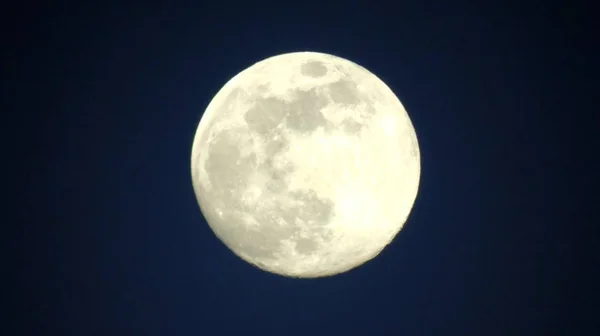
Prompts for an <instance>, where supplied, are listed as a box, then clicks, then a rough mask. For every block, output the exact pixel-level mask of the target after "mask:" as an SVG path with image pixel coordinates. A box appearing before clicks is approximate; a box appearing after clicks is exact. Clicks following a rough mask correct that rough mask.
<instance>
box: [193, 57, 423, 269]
mask: <svg viewBox="0 0 600 336" xmlns="http://www.w3.org/2000/svg"><path fill="white" fill-rule="evenodd" d="M191 168H192V179H193V185H194V190H195V193H196V196H197V199H198V203H199V204H200V208H201V209H202V212H203V214H204V216H205V217H206V219H207V221H208V224H209V226H210V227H211V229H212V230H213V231H214V233H215V234H216V236H217V237H218V238H219V239H220V240H221V241H222V242H223V243H224V244H225V245H226V246H227V247H229V249H231V250H232V251H233V252H234V253H235V254H236V255H238V256H239V257H241V258H242V259H243V260H246V261H247V262H249V263H251V264H253V265H255V266H257V267H259V268H261V269H263V270H266V271H269V272H273V273H277V274H281V275H286V276H293V277H320V276H328V275H333V274H337V273H341V272H345V271H348V270H350V269H353V268H355V267H357V266H359V265H361V264H363V263H365V262H366V261H368V260H370V259H372V258H374V257H375V256H376V255H377V254H379V252H380V251H381V250H382V249H383V248H384V247H385V246H386V245H387V244H389V243H390V242H391V241H392V240H393V239H394V237H395V236H396V234H397V233H398V232H399V231H400V230H401V229H402V226H403V225H404V223H405V222H406V220H407V218H408V215H409V213H410V211H411V208H412V206H413V203H414V201H415V198H416V195H417V190H418V186H419V178H420V154H419V146H418V142H417V138H416V134H415V130H414V128H413V125H412V123H411V121H410V119H409V116H408V114H407V113H406V111H405V109H404V107H403V105H402V104H401V102H400V101H399V100H398V98H397V97H396V96H395V95H394V93H393V92H392V91H391V90H390V88H389V87H388V86H387V85H386V84H385V83H384V82H383V81H381V80H380V79H379V78H378V77H377V76H375V75H374V74H372V73H371V72H369V71H368V70H366V69H365V68H363V67H361V66H359V65H357V64H355V63H353V62H350V61H348V60H346V59H343V58H340V57H336V56H332V55H328V54H323V53H315V52H297V53H289V54H283V55H278V56H274V57H270V58H267V59H265V60H263V61H260V62H258V63H256V64H254V65H252V66H250V67H249V68H247V69H245V70H244V71H242V72H241V73H239V74H238V75H236V76H235V77H233V78H232V79H231V80H230V81H229V82H227V83H226V84H225V86H224V87H223V88H222V89H221V90H220V91H219V92H218V93H217V95H216V96H215V97H214V98H213V100H212V101H211V102H210V104H209V105H208V107H207V109H206V111H205V113H204V114H203V116H202V119H201V120H200V123H199V125H198V129H197V131H196V136H195V139H194V143H193V148H192V158H191Z"/></svg>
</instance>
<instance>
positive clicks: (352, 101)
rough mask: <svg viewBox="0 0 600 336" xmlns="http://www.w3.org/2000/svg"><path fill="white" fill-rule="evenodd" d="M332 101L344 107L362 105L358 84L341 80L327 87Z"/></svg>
mask: <svg viewBox="0 0 600 336" xmlns="http://www.w3.org/2000/svg"><path fill="white" fill-rule="evenodd" d="M327 88H328V89H329V94H330V95H331V99H332V100H333V101H334V102H336V103H338V104H343V105H356V104H358V103H360V94H359V92H358V88H357V87H356V84H355V83H354V82H352V81H349V80H346V79H341V80H339V81H337V82H335V83H331V84H329V85H328V86H327Z"/></svg>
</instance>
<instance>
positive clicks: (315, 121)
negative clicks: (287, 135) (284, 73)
mask: <svg viewBox="0 0 600 336" xmlns="http://www.w3.org/2000/svg"><path fill="white" fill-rule="evenodd" d="M326 105H327V100H326V98H325V97H322V96H320V95H319V94H317V92H316V91H315V90H314V89H312V90H309V91H297V92H296V99H295V100H294V101H293V102H292V103H290V104H288V105H287V106H286V108H287V114H286V120H285V121H286V126H287V127H288V128H290V129H292V130H294V131H297V132H301V133H311V132H313V131H314V130H316V129H317V128H318V127H319V126H324V125H325V124H326V123H327V120H326V119H325V117H324V116H323V113H321V111H320V109H321V108H323V107H324V106H326Z"/></svg>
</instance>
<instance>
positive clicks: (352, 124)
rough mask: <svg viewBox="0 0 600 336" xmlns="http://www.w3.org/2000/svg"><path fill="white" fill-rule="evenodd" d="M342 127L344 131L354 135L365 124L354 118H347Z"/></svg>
mask: <svg viewBox="0 0 600 336" xmlns="http://www.w3.org/2000/svg"><path fill="white" fill-rule="evenodd" d="M340 126H341V129H342V131H343V132H344V133H346V134H349V135H353V134H356V133H358V132H360V131H361V130H362V128H363V125H362V124H361V123H359V122H358V121H356V120H354V119H352V118H345V119H344V120H343V121H342V123H341V124H340Z"/></svg>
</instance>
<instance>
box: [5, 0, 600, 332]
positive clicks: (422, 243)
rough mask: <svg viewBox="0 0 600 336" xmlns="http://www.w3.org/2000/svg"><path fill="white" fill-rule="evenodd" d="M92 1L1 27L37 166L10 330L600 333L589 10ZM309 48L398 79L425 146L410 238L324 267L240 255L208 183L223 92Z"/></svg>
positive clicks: (14, 196) (22, 162) (25, 182)
mask: <svg viewBox="0 0 600 336" xmlns="http://www.w3.org/2000/svg"><path fill="white" fill-rule="evenodd" d="M57 3H59V2H57ZM81 3H82V2H73V3H72V4H68V5H67V4H65V3H63V5H57V4H56V3H54V4H48V5H46V6H39V7H36V6H34V5H33V4H30V5H29V7H27V8H22V9H16V10H14V11H11V12H8V13H9V14H10V16H11V17H12V19H11V20H9V21H4V22H3V23H2V25H3V27H4V28H6V29H5V30H4V31H6V32H9V34H8V35H7V36H8V37H9V38H8V39H7V40H5V41H6V43H4V46H8V48H3V50H4V51H3V55H4V56H3V58H4V60H5V62H4V63H5V65H7V66H6V67H5V70H3V71H4V73H5V75H4V76H3V77H4V78H5V79H8V80H9V81H10V82H9V81H4V80H3V90H2V91H3V92H2V94H3V101H4V103H8V105H6V106H8V108H9V109H11V111H12V112H11V113H7V114H6V116H7V117H4V115H5V114H4V113H3V118H5V124H4V125H3V126H6V125H8V127H7V131H6V132H5V136H6V135H8V138H7V141H6V142H5V144H8V146H9V147H10V150H9V151H10V153H9V154H15V155H16V157H17V158H18V159H19V160H18V161H16V160H15V161H14V162H18V164H16V165H10V164H7V166H10V167H9V169H10V168H11V167H12V168H15V172H14V174H12V175H9V176H8V177H7V179H8V184H9V186H12V187H15V188H14V190H10V191H9V192H8V193H7V195H8V197H9V198H10V199H11V200H13V201H16V202H15V206H14V207H13V209H12V210H15V212H14V213H15V216H13V215H10V216H9V217H6V218H9V219H10V223H14V224H10V225H9V226H10V227H11V228H13V229H16V231H15V233H16V235H15V238H14V239H12V238H11V241H10V244H9V247H10V248H14V249H15V252H14V253H15V254H14V255H15V256H17V257H18V262H17V263H16V264H15V265H16V266H17V271H16V272H14V274H15V279H16V280H17V284H16V287H15V290H14V291H13V290H12V289H9V290H10V291H13V293H18V301H17V305H15V307H17V308H15V309H16V310H15V311H17V312H18V313H19V314H20V315H19V316H20V318H19V319H17V320H15V322H16V321H18V323H16V324H15V325H16V326H17V327H18V328H19V329H18V332H12V333H7V334H6V335H36V336H43V335H82V336H94V335H169V336H172V335H281V336H284V335H302V336H305V335H331V336H337V335H340V336H341V335H365V336H378V335H390V336H391V335H511V336H512V335H528V336H529V335H599V334H600V317H599V312H600V304H598V302H599V301H598V298H599V296H600V295H599V294H600V290H599V289H598V288H599V286H598V283H600V282H598V278H597V277H595V275H596V273H597V272H598V271H600V266H599V265H600V258H599V257H598V255H599V252H598V245H599V243H600V240H599V239H598V235H597V233H598V230H597V228H596V225H597V224H598V222H594V220H593V219H592V217H593V216H596V219H597V212H596V210H595V208H593V206H591V199H592V197H591V196H590V195H586V190H587V188H589V187H590V186H591V183H592V181H591V173H593V172H597V170H595V168H594V166H593V165H592V164H591V163H586V161H589V159H590V158H591V157H593V156H594V155H597V154H598V150H597V149H596V150H594V149H589V150H586V149H584V147H582V146H583V145H581V144H587V145H588V146H589V145H590V144H591V142H592V141H594V140H593V137H592V135H594V136H597V135H595V134H594V132H597V127H596V126H595V125H596V124H594V123H593V119H592V117H590V116H592V115H593V113H595V112H596V111H597V109H598V108H597V103H596V102H592V99H591V96H592V95H593V94H595V95H596V96H597V92H596V91H597V88H596V91H594V92H592V89H591V88H592V84H593V83H597V78H598V77H597V76H596V75H595V73H594V70H595V69H594V68H593V67H591V64H592V63H593V62H597V60H598V58H595V57H593V56H591V53H590V52H591V51H592V49H593V48H594V47H595V45H594V44H592V43H591V42H590V41H589V40H587V39H586V34H587V33H588V30H589V29H590V28H591V26H592V25H591V24H590V23H589V22H590V21H589V20H588V13H590V11H591V9H590V8H585V7H583V6H576V5H575V3H574V2H571V3H569V4H567V2H564V3H563V4H561V3H560V2H536V3H533V2H532V3H531V4H528V3H527V2H526V1H525V2H519V4H520V5H516V4H517V3H516V2H515V4H514V5H511V4H510V2H507V1H480V2H477V1H473V2H467V1H465V2H462V1H459V2H456V1H434V2H425V1H389V2H384V1H380V2H376V1H373V2H367V1H362V2H353V1H347V2H344V3H342V2H339V3H334V2H331V1H330V2H328V1H323V2H320V3H319V2H314V3H312V4H311V3H310V2H301V1H298V2H281V3H282V4H280V5H278V6H273V5H271V4H269V3H268V2H264V3H263V2H260V1H253V2H248V1H246V2H239V3H238V2H225V1H216V2H215V4H213V5H202V3H205V2H204V1H197V2H195V4H188V5H187V6H179V7H178V6H175V5H166V3H167V2H165V4H164V5H152V4H150V3H147V4H139V5H134V4H133V2H129V4H131V5H125V4H120V5H115V6H110V5H108V4H105V3H102V2H98V3H97V5H93V4H92V2H85V1H84V2H83V3H88V4H81ZM190 3H191V2H190ZM356 3H363V5H357V4H356ZM368 3H371V5H367V4H368ZM479 3H484V4H485V5H481V4H479ZM5 14H6V12H5ZM303 50H312V51H320V52H326V53H331V54H334V55H338V56H341V57H344V58H347V59H350V60H352V61H354V62H357V63H359V64H361V65H362V66H364V67H366V68H367V69H369V70H370V71H372V72H373V73H375V74H376V75H377V76H379V77H380V78H381V79H382V80H383V81H385V82H386V83H387V84H388V85H389V86H390V88H391V89H392V90H393V91H394V92H395V93H396V94H397V96H398V97H399V98H400V100H401V101H402V102H403V104H404V106H405V107H406V109H407V111H408V113H409V115H410V117H411V119H412V122H413V124H414V126H415V129H416V132H417V135H418V138H419V141H420V146H421V155H422V157H421V160H422V161H421V163H422V172H421V185H420V189H419V194H418V196H417V200H416V203H415V206H414V208H413V211H412V213H411V215H410V217H409V220H408V222H407V224H406V225H405V227H404V229H403V230H402V231H401V233H400V234H399V235H398V236H397V237H396V239H395V240H394V241H393V243H392V244H391V245H389V246H388V247H387V248H386V249H385V250H384V251H383V252H382V253H381V254H380V255H379V256H378V257H377V258H375V259H374V260H372V261H371V262H368V263H367V264H365V265H363V266H361V267H359V268H357V269H355V270H352V271H350V272H348V273H345V274H342V275H338V276H335V277H329V278H322V279H311V280H298V279H289V278H284V277H281V276H277V275H273V274H269V273H266V272H263V271H260V270H259V269H257V268H254V267H253V266H251V265H249V264H247V263H246V262H244V261H242V260H241V259H239V258H238V257H236V256H235V255H234V254H233V253H232V252H231V251H229V250H228V249H227V248H226V247H225V245H223V244H222V243H221V242H220V241H219V240H218V239H217V238H216V237H215V236H214V234H213V233H212V231H211V230H210V228H209V227H208V225H207V223H206V221H205V219H204V218H203V216H202V213H201V212H200V209H199V206H198V204H197V201H196V198H195V195H194V192H193V190H192V183H191V175H190V154H191V146H192V140H193V137H194V134H195V131H196V127H197V124H198V122H199V120H200V118H201V116H202V113H203V111H204V109H205V108H206V106H207V105H208V103H209V102H210V100H211V99H212V97H213V96H214V95H215V94H216V93H217V91H218V90H219V89H220V88H221V87H222V86H223V85H224V84H225V82H227V81H228V80H229V79H230V78H231V77H232V76H234V75H235V74H237V73H238V72H239V71H241V70H243V69H244V68H246V67H248V66H250V65H252V64H253V63H255V62H257V61H259V60H261V59H264V58H266V57H269V56H273V55H275V54H280V53H285V52H293V51H303ZM5 84H6V85H5ZM596 85H597V84H596ZM3 109H4V110H5V111H8V109H5V108H3ZM580 142H581V144H580ZM11 213H12V212H11Z"/></svg>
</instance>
